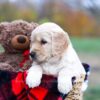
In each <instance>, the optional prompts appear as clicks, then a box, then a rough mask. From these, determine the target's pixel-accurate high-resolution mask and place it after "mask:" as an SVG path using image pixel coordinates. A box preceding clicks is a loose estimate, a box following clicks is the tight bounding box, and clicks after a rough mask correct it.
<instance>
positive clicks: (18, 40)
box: [0, 20, 38, 71]
mask: <svg viewBox="0 0 100 100" xmlns="http://www.w3.org/2000/svg"><path fill="white" fill-rule="evenodd" d="M37 25H38V24H37V23H34V22H31V23H28V22H26V21H23V20H16V21H12V22H2V23H0V44H1V45H2V46H3V48H4V50H5V51H4V52H2V53H0V69H1V70H9V71H19V70H20V66H19V64H20V62H21V61H22V60H23V59H24V58H23V55H22V53H23V52H24V51H25V50H27V49H29V43H30V39H29V38H30V35H31V31H32V30H33V29H35V28H36V27H37ZM21 69H25V67H23V68H21Z"/></svg>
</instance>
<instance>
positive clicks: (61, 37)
mask: <svg viewBox="0 0 100 100" xmlns="http://www.w3.org/2000/svg"><path fill="white" fill-rule="evenodd" d="M67 46H68V40H67V36H66V33H53V34H52V56H57V55H62V54H63V53H64V51H65V50H66V48H67Z"/></svg>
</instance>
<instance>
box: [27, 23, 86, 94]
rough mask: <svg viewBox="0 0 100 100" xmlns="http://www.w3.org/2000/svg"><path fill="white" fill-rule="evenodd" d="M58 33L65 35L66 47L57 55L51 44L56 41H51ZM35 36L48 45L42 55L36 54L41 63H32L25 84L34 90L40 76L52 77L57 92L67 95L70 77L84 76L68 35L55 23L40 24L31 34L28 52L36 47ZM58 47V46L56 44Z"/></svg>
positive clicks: (70, 81)
mask: <svg viewBox="0 0 100 100" xmlns="http://www.w3.org/2000/svg"><path fill="white" fill-rule="evenodd" d="M59 33H60V35H62V34H63V35H65V38H66V40H67V46H66V48H65V50H64V51H63V52H62V53H57V52H58V51H56V52H55V51H54V49H53V48H54V47H53V44H52V42H53V41H54V42H56V40H53V37H54V36H55V35H57V34H59ZM48 34H49V35H48ZM36 35H39V36H40V37H38V36H37V38H40V39H41V38H46V39H47V40H48V41H49V43H48V46H44V47H43V48H45V49H47V50H45V51H43V50H42V51H43V52H44V54H41V56H40V55H39V54H40V53H38V58H39V60H40V58H41V61H43V62H42V63H38V61H35V62H33V64H32V67H31V68H30V69H29V70H28V75H27V77H26V84H28V86H29V87H30V88H34V87H36V86H38V85H39V84H40V83H41V78H42V74H47V75H54V76H55V77H57V78H58V90H59V91H60V92H62V93H64V94H66V93H68V92H69V91H70V90H71V89H72V80H71V79H72V77H73V76H76V77H77V76H80V75H81V74H85V70H84V68H83V66H82V64H81V62H80V60H79V58H78V56H77V54H76V52H75V50H74V49H73V47H72V44H71V42H70V39H69V36H68V34H67V33H66V32H65V31H64V30H63V29H62V28H61V27H59V26H58V25H56V24H55V23H45V24H42V25H40V26H38V27H37V28H36V29H35V30H34V31H33V32H32V35H31V48H30V52H31V51H34V50H35V49H34V48H35V46H37V45H38V43H35V42H36V40H35V39H34V37H35V36H36ZM47 35H48V36H47ZM61 39H62V38H61ZM33 41H34V42H33ZM63 41H64V40H63ZM51 44H52V45H51ZM58 45H60V44H59V43H58ZM40 49H42V48H40ZM36 51H39V49H36ZM54 52H55V53H54ZM52 53H54V55H50V54H52ZM43 55H45V56H43Z"/></svg>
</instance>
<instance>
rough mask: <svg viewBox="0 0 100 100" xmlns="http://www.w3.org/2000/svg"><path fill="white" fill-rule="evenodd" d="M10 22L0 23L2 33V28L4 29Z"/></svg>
mask: <svg viewBox="0 0 100 100" xmlns="http://www.w3.org/2000/svg"><path fill="white" fill-rule="evenodd" d="M8 24H9V23H8V22H2V23H0V34H1V33H2V30H4V29H5V28H6V27H7V26H8Z"/></svg>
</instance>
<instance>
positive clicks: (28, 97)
mask: <svg viewBox="0 0 100 100" xmlns="http://www.w3.org/2000/svg"><path fill="white" fill-rule="evenodd" d="M25 78H26V72H24V73H22V72H19V73H18V75H17V77H16V78H15V79H13V80H12V82H11V84H12V91H13V93H14V95H16V97H17V100H44V98H45V96H46V94H47V92H48V90H47V89H45V88H43V87H41V86H39V87H36V88H32V89H29V88H28V86H27V85H26V84H25Z"/></svg>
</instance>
